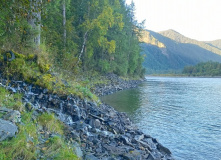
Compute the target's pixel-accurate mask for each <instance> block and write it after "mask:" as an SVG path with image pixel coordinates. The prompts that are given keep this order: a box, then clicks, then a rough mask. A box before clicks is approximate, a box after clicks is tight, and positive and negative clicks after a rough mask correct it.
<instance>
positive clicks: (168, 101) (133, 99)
mask: <svg viewBox="0 0 221 160" xmlns="http://www.w3.org/2000/svg"><path fill="white" fill-rule="evenodd" d="M102 100H103V101H104V102H105V103H107V104H109V105H111V106H113V107H114V108H115V109H116V110H118V111H121V112H126V113H127V114H128V116H129V117H130V118H131V120H132V121H133V122H134V123H135V124H136V125H137V126H138V127H139V128H140V129H141V130H142V131H143V132H144V133H146V134H149V135H151V136H152V137H154V138H157V139H158V140H159V141H160V142H161V143H162V144H163V145H164V146H165V147H167V148H169V149H170V150H171V152H172V153H173V156H174V158H175V159H177V160H221V78H170V77H146V81H145V82H144V83H143V84H142V85H140V86H139V87H138V88H135V89H129V90H124V91H120V92H117V93H114V94H112V95H108V96H104V97H102Z"/></svg>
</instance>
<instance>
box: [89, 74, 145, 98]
mask: <svg viewBox="0 0 221 160" xmlns="http://www.w3.org/2000/svg"><path fill="white" fill-rule="evenodd" d="M105 79H107V80H109V82H108V84H98V85H96V86H95V88H94V89H93V92H94V94H96V95H97V96H105V95H109V94H113V93H115V92H117V91H121V90H124V89H129V88H135V87H137V86H138V85H139V84H141V83H142V82H143V81H144V79H138V80H124V79H122V78H120V77H119V76H117V75H116V74H113V73H110V74H107V75H106V76H105Z"/></svg>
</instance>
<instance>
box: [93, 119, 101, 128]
mask: <svg viewBox="0 0 221 160" xmlns="http://www.w3.org/2000/svg"><path fill="white" fill-rule="evenodd" d="M94 127H95V128H98V129H99V128H100V127H101V122H100V121H99V120H98V119H95V120H94Z"/></svg>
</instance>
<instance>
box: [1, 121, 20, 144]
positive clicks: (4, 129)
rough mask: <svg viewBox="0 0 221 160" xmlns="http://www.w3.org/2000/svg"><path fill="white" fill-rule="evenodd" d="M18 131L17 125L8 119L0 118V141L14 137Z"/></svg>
mask: <svg viewBox="0 0 221 160" xmlns="http://www.w3.org/2000/svg"><path fill="white" fill-rule="evenodd" d="M17 132H18V127H17V126H16V125H15V124H13V123H12V122H10V121H6V120H3V119H0V141H3V140H5V139H7V138H10V137H14V136H15V134H16V133H17Z"/></svg>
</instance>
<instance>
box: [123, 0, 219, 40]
mask: <svg viewBox="0 0 221 160" xmlns="http://www.w3.org/2000/svg"><path fill="white" fill-rule="evenodd" d="M126 2H127V3H130V2H131V0H126ZM134 3H135V5H136V17H137V19H138V21H142V20H144V19H146V25H145V26H146V29H149V30H152V31H156V32H159V31H163V30H167V29H174V30H176V31H178V32H180V33H181V34H183V35H185V36H187V37H189V38H193V39H197V40H201V41H209V40H216V39H221V0H134Z"/></svg>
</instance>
